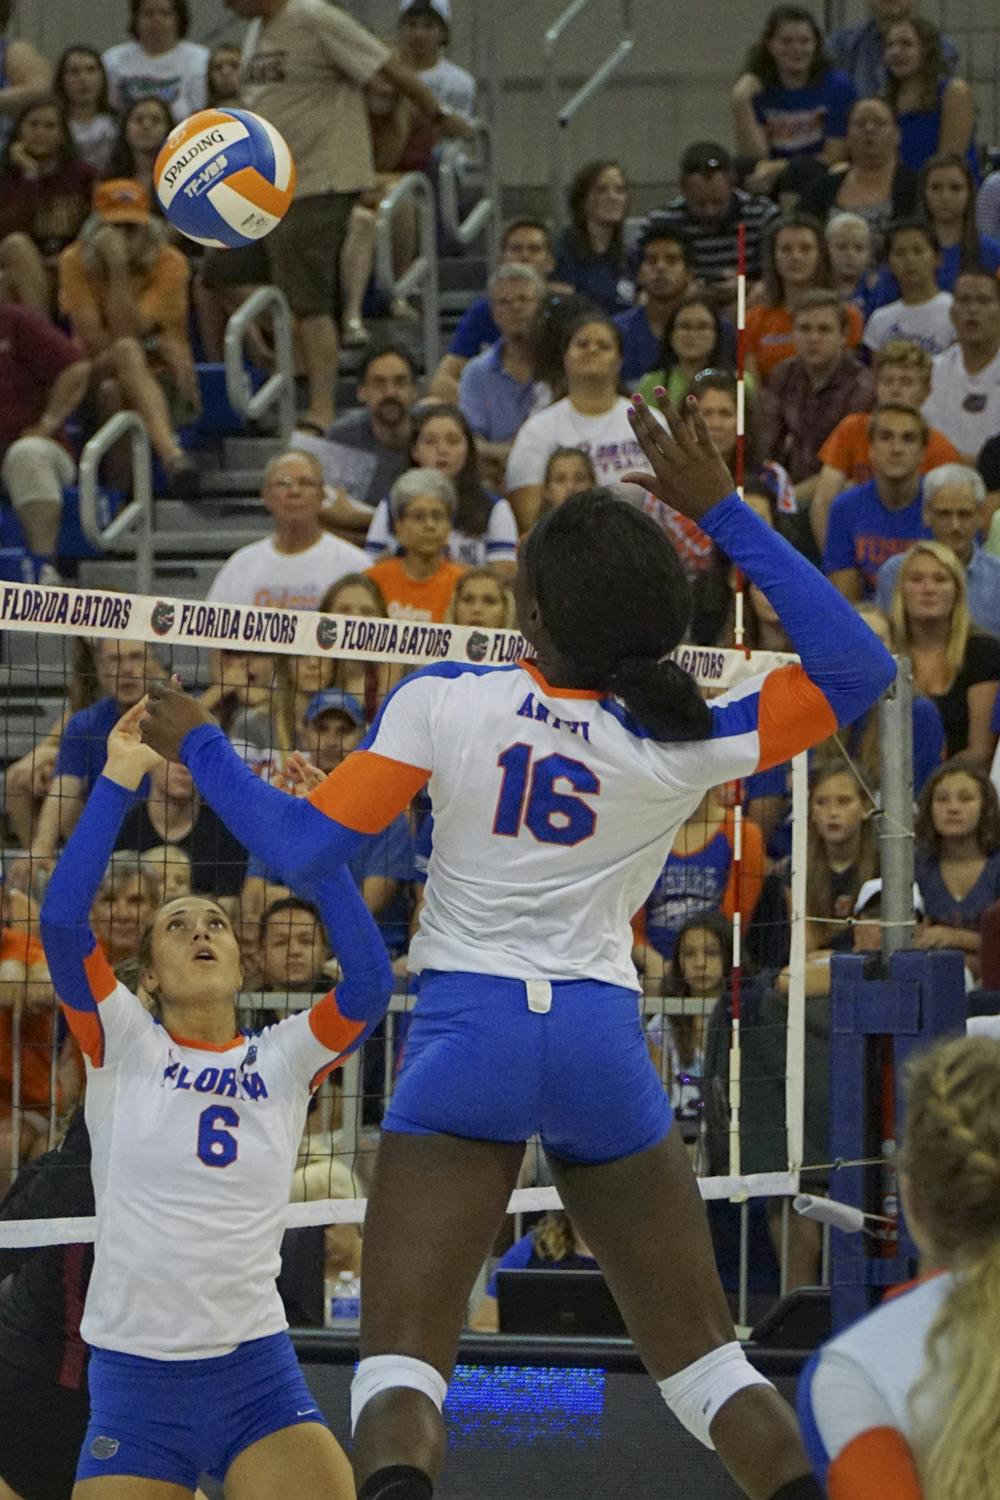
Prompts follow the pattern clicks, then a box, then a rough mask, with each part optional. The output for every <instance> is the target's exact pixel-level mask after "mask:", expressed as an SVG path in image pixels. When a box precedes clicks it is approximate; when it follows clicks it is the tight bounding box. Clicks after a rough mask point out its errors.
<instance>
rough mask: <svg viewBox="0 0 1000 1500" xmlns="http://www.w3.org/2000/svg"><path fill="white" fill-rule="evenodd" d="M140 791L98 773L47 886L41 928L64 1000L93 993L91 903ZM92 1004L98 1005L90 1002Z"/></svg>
mask: <svg viewBox="0 0 1000 1500" xmlns="http://www.w3.org/2000/svg"><path fill="white" fill-rule="evenodd" d="M139 796H140V793H139V792H138V791H136V792H130V791H127V790H126V788H125V787H122V786H119V785H118V783H117V782H115V781H109V780H108V778H107V777H106V776H99V777H98V779H97V781H96V782H95V783H94V789H93V791H92V792H91V794H90V796H89V797H88V798H87V801H86V804H85V806H84V809H83V812H82V813H81V814H80V817H79V820H78V822H77V825H76V827H75V828H74V829H73V832H72V833H71V834H70V836H69V839H68V840H67V842H66V847H65V849H64V850H63V852H62V854H60V856H59V860H58V862H57V864H56V867H55V869H54V870H53V872H52V878H51V880H50V881H49V883H48V886H47V887H46V891H45V899H44V901H43V902H42V912H41V929H42V943H43V944H44V947H45V957H46V959H47V960H48V965H49V972H50V973H51V975H52V984H53V987H54V988H55V991H56V993H57V994H58V996H59V998H60V1000H61V1001H62V1003H63V1004H64V1005H73V1006H77V1007H78V1006H79V1005H80V1003H81V997H82V1000H83V1001H84V1002H85V1000H86V997H87V996H88V995H89V994H90V985H89V983H88V982H87V980H86V977H85V976H84V973H83V963H84V959H86V958H88V957H89V955H90V954H91V953H92V952H93V951H94V947H95V944H96V940H95V938H94V934H93V932H92V931H91V928H90V908H91V907H92V906H93V904H94V901H95V899H96V897H97V892H98V891H99V890H100V887H101V881H102V880H103V879H104V872H105V871H106V870H107V868H108V860H109V859H110V858H111V855H112V853H113V851H114V847H115V840H116V839H117V837H118V830H119V828H120V827H121V825H122V821H123V819H124V817H125V814H126V813H127V812H128V810H129V808H131V807H132V806H133V805H134V804H135V802H136V801H137V800H138V799H139ZM87 1008H88V1009H93V1008H95V1002H91V1005H90V1006H87Z"/></svg>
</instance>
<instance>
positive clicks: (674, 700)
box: [522, 487, 712, 741]
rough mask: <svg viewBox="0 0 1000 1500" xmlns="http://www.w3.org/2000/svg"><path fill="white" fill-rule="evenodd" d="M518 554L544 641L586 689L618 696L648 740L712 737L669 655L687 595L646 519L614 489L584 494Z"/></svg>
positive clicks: (665, 544) (707, 716)
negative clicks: (550, 644)
mask: <svg viewBox="0 0 1000 1500" xmlns="http://www.w3.org/2000/svg"><path fill="white" fill-rule="evenodd" d="M522 558H523V563H524V567H525V569H526V572H527V578H528V581H529V584H530V586H531V589H532V592H533V593H534V596H535V599H536V601H537V603H538V607H539V610H540V611H541V615H542V619H543V622H544V625H545V629H546V631H547V633H548V635H549V637H550V639H551V640H552V642H553V644H554V645H555V647H556V649H557V650H558V651H559V653H560V654H561V655H562V656H563V657H564V659H565V660H566V661H567V662H568V663H569V664H570V665H571V666H572V667H573V669H574V672H575V673H576V674H577V675H578V676H579V677H580V679H581V680H583V681H584V682H585V684H586V685H588V686H590V687H592V688H596V689H598V690H600V691H603V692H610V693H614V694H615V696H616V697H618V698H620V699H621V700H622V702H623V703H624V704H625V707H626V709H627V710H628V711H629V713H630V714H631V715H632V716H633V718H634V719H636V720H637V721H638V722H639V724H640V725H642V726H643V727H644V728H645V729H646V730H647V731H648V733H649V734H651V735H652V736H653V738H654V739H657V740H664V741H683V740H702V739H707V738H708V737H709V734H710V732H711V722H712V721H711V713H710V711H709V707H708V704H707V703H706V702H705V701H704V699H703V698H702V696H701V694H700V693H699V691H698V688H697V686H696V684H695V682H694V679H693V678H692V677H690V676H689V675H688V673H687V672H685V671H684V670H683V669H682V668H681V667H679V666H678V665H677V663H676V662H674V661H670V660H669V659H668V658H669V653H670V652H671V651H673V650H674V648H675V647H676V646H677V645H679V644H680V642H681V641H682V640H683V638H684V633H685V631H686V629H687V625H688V617H689V615H690V613H691V591H690V588H689V586H688V582H687V579H686V577H685V576H684V570H683V568H682V567H681V564H680V559H679V558H678V556H677V553H676V552H675V550H674V547H673V543H672V542H671V541H670V540H669V539H668V538H667V537H666V536H665V535H664V534H663V532H662V531H661V530H660V528H659V527H658V526H657V525H656V524H655V522H654V521H652V520H651V519H650V517H649V516H647V515H645V514H644V513H643V512H642V511H639V510H636V509H634V508H633V507H632V506H631V505H627V504H625V503H623V502H622V501H621V500H618V499H616V498H615V496H614V495H613V494H612V493H611V491H610V490H607V489H604V488H601V487H598V488H595V489H590V490H583V491H582V492H581V493H580V494H578V495H571V496H570V498H569V499H568V500H567V501H565V503H564V504H563V505H560V506H559V507H558V508H557V509H556V510H554V511H551V512H550V513H549V514H548V515H547V516H543V518H542V519H541V520H540V521H539V522H538V524H537V525H536V526H535V527H534V529H533V530H532V531H531V532H530V533H529V535H528V538H527V540H526V541H525V543H524V545H523V547H522Z"/></svg>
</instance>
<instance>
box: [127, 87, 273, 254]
mask: <svg viewBox="0 0 1000 1500" xmlns="http://www.w3.org/2000/svg"><path fill="white" fill-rule="evenodd" d="M153 186H154V187H155V189H156V196H157V198H158V199H159V202H160V207H161V208H162V209H163V212H164V213H165V214H166V216H167V218H168V220H169V221H170V223H171V224H173V226H174V228H175V229H179V230H180V232H181V234H183V235H186V237H187V238H188V239H189V240H194V241H195V243H196V244H198V245H208V246H210V247H211V248H212V249H221V248H223V247H228V248H229V249H236V248H237V247H238V246H240V245H252V244H253V243H254V241H255V240H259V239H263V237H264V235H266V234H270V232H271V230H272V229H273V228H274V227H275V225H276V224H279V223H280V222H281V220H282V219H283V218H284V216H285V214H286V213H287V212H288V208H289V205H290V204H291V201H292V198H293V196H294V194H295V163H294V162H293V161H292V154H291V152H290V151H289V149H288V147H287V145H286V144H285V141H284V138H283V137H282V136H281V135H280V134H279V132H278V131H277V130H275V128H274V126H273V125H271V124H270V123H269V122H268V121H267V120H262V119H261V118H260V116H259V115H253V114H251V113H250V111H249V110H246V109H203V110H201V111H200V112H199V113H198V114H196V115H190V116H189V117H188V119H186V120H182V121H181V123H180V124H179V125H177V126H176V127H175V128H174V129H173V130H172V131H171V132H170V134H169V135H168V136H167V138H166V140H165V141H164V143H163V145H162V147H161V149H160V154H159V156H158V157H157V158H156V163H155V165H154V167H153Z"/></svg>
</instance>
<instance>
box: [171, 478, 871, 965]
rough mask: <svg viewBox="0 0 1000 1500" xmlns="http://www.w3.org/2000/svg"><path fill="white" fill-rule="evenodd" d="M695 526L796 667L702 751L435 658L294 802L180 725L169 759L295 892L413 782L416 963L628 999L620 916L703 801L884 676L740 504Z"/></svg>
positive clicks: (598, 706)
mask: <svg viewBox="0 0 1000 1500" xmlns="http://www.w3.org/2000/svg"><path fill="white" fill-rule="evenodd" d="M700 525H701V526H702V529H703V530H704V531H705V532H706V533H707V534H708V535H709V536H711V538H712V540H713V541H714V542H715V543H716V544H717V545H718V546H719V547H720V548H721V549H722V550H723V551H724V552H726V554H727V555H728V556H729V557H730V558H731V559H732V561H733V562H734V563H735V564H736V565H737V566H739V567H742V568H743V569H744V570H745V571H746V572H747V574H748V575H749V576H750V577H751V578H752V579H753V581H754V582H755V583H756V584H757V585H758V586H759V587H760V588H761V589H762V590H763V592H764V593H765V594H766V595H767V596H768V598H769V599H770V601H771V603H772V605H773V606H774V608H775V610H776V611H777V613H778V615H779V617H780V619H781V620H782V623H783V624H784V626H785V628H786V630H787V632H788V634H789V635H790V637H791V639H792V641H793V644H794V646H795V648H796V650H797V652H798V654H799V657H800V661H801V665H795V666H786V667H781V668H778V669H776V670H774V671H771V672H768V673H765V674H763V675H761V676H758V677H754V678H752V679H751V680H749V681H747V682H745V683H743V684H742V685H740V686H739V687H736V688H734V689H732V690H731V691H730V692H728V693H725V694H724V695H723V696H722V697H720V698H717V699H714V700H713V701H712V702H711V704H710V705H709V706H710V709H711V717H712V724H711V733H710V736H709V737H708V738H707V739H706V740H704V741H699V742H695V743H679V744H673V743H664V742H661V741H658V740H656V739H654V738H653V737H652V735H651V734H650V733H649V732H648V730H646V729H645V728H644V727H643V726H642V725H641V724H639V723H638V722H637V721H636V720H635V719H634V718H632V717H631V715H630V714H629V713H628V712H627V711H626V710H625V708H624V707H623V706H622V704H621V703H620V702H618V701H617V700H616V699H614V698H613V697H611V696H608V695H605V694H601V693H597V692H591V691H583V690H579V689H567V688H563V687H559V686H557V685H554V684H551V683H549V682H546V681H545V679H544V678H543V676H542V674H541V673H540V672H539V670H538V669H537V667H535V666H534V665H533V664H532V663H530V662H523V663H519V664H516V665H513V666H508V667H482V666H466V665H464V664H461V665H460V664H457V663H443V664H439V665H435V666H431V667H426V668H424V669H423V670H422V671H419V672H416V673H414V674H413V676H411V677H409V678H407V679H406V680H405V681H404V682H403V683H401V684H400V686H399V687H398V688H397V689H396V690H395V691H394V692H393V693H392V694H390V695H389V697H388V698H387V699H386V701H385V703H384V704H383V706H382V708H381V710H380V712H379V714H378V716H377V718H376V719H375V722H374V723H373V725H372V727H371V729H370V731H369V732H368V734H367V736H366V738H365V740H364V741H363V742H362V745H361V747H360V749H359V750H357V751H356V752H355V753H354V754H353V755H350V756H348V757H347V759H346V760H345V761H344V762H343V763H342V764H341V765H340V766H339V767H338V768H337V769H336V770H335V771H333V772H332V773H331V775H330V776H329V777H328V778H327V780H326V781H325V782H324V783H323V785H322V786H321V787H319V788H318V789H317V790H316V791H315V792H313V793H312V795H311V796H310V797H309V798H308V799H306V800H305V801H301V800H298V799H291V798H288V797H286V796H284V795H282V794H281V793H280V792H278V791H276V790H275V789H274V788H271V787H268V786H266V785H265V784H264V783H262V782H261V781H260V780H259V779H258V778H256V777H255V776H253V774H252V772H249V771H247V770H246V769H245V768H244V767H243V766H242V765H241V763H240V762H239V761H238V759H237V757H236V756H235V755H234V754H233V752H232V750H231V748H230V746H229V743H228V741H227V740H226V738H225V736H224V735H223V734H222V732H221V730H219V729H217V728H216V727H215V726H212V725H200V726H199V727H198V728H196V729H194V730H192V731H191V732H190V733H189V734H188V735H187V737H186V738H185V740H184V744H183V746H182V750H181V754H182V758H183V760H184V761H185V763H186V764H187V765H188V766H189V768H190V769H191V771H192V773H193V775H194V778H195V781H196V783H197V784H198V786H199V789H200V790H201V792H202V793H203V795H204V796H205V797H206V799H207V800H208V801H209V802H210V803H211V804H212V805H213V806H214V807H215V808H216V810H217V811H218V812H219V814H220V815H221V816H222V818H223V819H224V820H225V821H226V822H227V823H228V825H229V827H230V828H231V829H232V831H233V832H234V833H235V834H236V836H237V837H238V838H239V839H240V840H241V842H243V843H245V844H246V845H247V846H248V847H249V848H251V849H252V850H253V851H254V852H257V853H260V854H261V855H262V856H263V857H264V858H266V859H267V860H268V862H269V863H270V864H271V865H272V866H274V867H276V868H278V869H279V870H281V872H282V873H283V874H284V876H285V878H286V880H288V881H289V883H291V884H293V885H296V886H298V887H299V888H301V887H303V886H305V887H306V888H308V886H309V885H310V883H311V882H312V881H313V880H315V879H316V878H317V877H318V876H319V875H320V874H322V873H323V872H328V871H329V870H331V869H332V868H334V867H335V866H336V865H338V864H342V863H343V862H344V860H346V859H347V858H348V857H349V856H350V855H351V854H352V853H353V852H354V850H355V849H356V848H357V847H358V846H359V844H360V842H361V841H362V840H363V839H364V838H365V837H367V836H370V835H372V834H375V833H377V832H378V831H379V830H380V829H381V828H384V827H385V826H386V824H387V823H388V822H390V821H391V819H392V818H394V817H396V816H397V815H398V814H399V813H400V812H402V811H403V810H404V809H405V808H406V807H407V806H408V804H409V802H410V801H411V799H412V798H413V797H414V795H415V794H416V793H417V792H418V791H420V790H421V789H422V788H423V787H424V786H427V788H428V791H429V793H430V798H431V804H432V807H433V812H434V847H433V852H432V854H431V857H430V863H429V877H428V881H427V898H426V903H425V907H424V910H423V913H422V918H421V926H420V931H419V934H418V935H417V937H416V938H415V939H414V942H413V944H412V947H411V954H412V957H413V960H414V967H415V969H416V970H419V969H421V968H427V969H435V970H450V971H464V972H469V971H472V972H477V973H485V974H493V975H497V976H502V977H510V978H516V979H523V980H532V979H565V980H575V979H584V978H588V979H594V980H599V981H603V982H606V983H609V984H613V985H617V986H625V987H627V988H629V989H631V990H633V991H634V990H635V989H636V987H637V982H636V976H635V970H634V968H633V966H632V961H631V931H630V926H629V918H630V917H631V915H632V913H633V912H635V911H636V910H638V908H639V907H640V906H641V905H642V904H643V902H644V901H645V899H646V897H647V896H648V894H649V892H650V890H651V889H652V887H653V884H654V882H655V880H656V878H657V876H658V875H659V873H660V871H661V870H662V869H663V866H664V863H665V862H666V857H667V854H668V853H669V851H670V848H671V846H672V844H673V841H674V838H675V836H676V833H677V830H678V828H679V827H680V825H681V824H682V823H683V822H684V821H685V820H686V819H687V818H688V817H690V816H691V814H692V813H693V811H694V809H695V808H696V807H697V805H698V802H699V801H700V800H701V798H702V796H703V795H704V793H705V791H706V790H707V789H708V788H709V787H712V786H718V785H720V784H722V783H724V782H726V781H730V780H734V779H737V778H740V777H743V776H747V775H749V774H751V773H752V772H754V771H758V770H763V769H766V768H768V767H770V766H774V765H778V764H780V763H781V762H783V761H785V760H787V759H788V758H789V757H790V756H792V755H794V754H796V753H797V752H798V751H800V750H804V749H807V748H808V747H809V746H810V745H813V744H816V743H817V742H819V741H820V740H822V739H825V738H826V737H827V736H828V735H830V734H831V733H832V732H833V731H834V729H835V728H836V727H837V726H838V725H840V724H845V723H850V722H852V721H853V720H854V719H856V718H857V717H858V716H859V715H860V714H861V713H863V712H864V711H865V710H866V709H867V708H869V707H870V706H871V704H872V703H874V702H875V701H876V699H877V698H878V697H879V695H880V694H881V693H882V691H883V690H884V689H885V688H886V687H887V686H888V685H889V683H890V682H891V681H892V679H893V676H894V673H895V668H894V665H893V662H892V658H891V657H890V656H889V653H888V652H887V651H886V650H885V648H884V647H883V646H882V645H881V644H880V643H879V642H878V640H877V639H876V638H875V636H874V635H873V633H872V632H871V631H870V630H869V628H868V627H867V625H865V624H864V622H863V621H862V620H861V619H860V618H859V617H858V615H857V614H856V613H855V611H854V610H853V609H852V607H851V606H850V605H849V604H847V603H846V601H845V600H844V599H843V598H842V597H841V596H840V595H839V594H838V592H837V591H836V589H834V588H833V587H832V586H831V585H830V584H829V583H828V582H827V581H826V580H824V579H823V578H822V577H821V576H820V575H819V574H818V573H817V572H816V570H815V569H814V568H813V567H811V565H810V564H809V563H808V562H806V560H805V559H804V558H803V557H802V556H801V555H800V554H799V553H797V552H795V551H794V549H793V548H792V547H790V546H789V545H788V543H787V542H785V541H784V540H783V539H782V538H781V537H780V536H779V535H777V533H775V532H774V531H772V530H771V529H770V528H769V527H767V526H766V525H764V523H763V522H761V521H760V520H759V519H758V518H757V517H756V516H755V515H754V514H753V512H752V511H750V510H749V508H748V507H747V506H745V505H743V504H742V503H741V501H740V500H739V499H738V497H737V496H736V495H731V496H728V497H727V498H726V499H725V500H723V501H721V502H720V503H719V504H718V505H716V506H714V507H713V508H712V510H710V511H709V512H708V513H707V514H706V515H705V516H704V517H702V518H701V521H700Z"/></svg>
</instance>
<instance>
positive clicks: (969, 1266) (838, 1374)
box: [799, 1037, 1000, 1500]
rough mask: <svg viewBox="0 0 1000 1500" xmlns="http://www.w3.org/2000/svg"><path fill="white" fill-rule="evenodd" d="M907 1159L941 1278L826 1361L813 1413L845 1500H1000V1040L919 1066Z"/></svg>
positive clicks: (921, 1286) (906, 1197) (895, 1303)
mask: <svg viewBox="0 0 1000 1500" xmlns="http://www.w3.org/2000/svg"><path fill="white" fill-rule="evenodd" d="M907 1104H908V1107H907V1120H906V1131H905V1146H904V1150H903V1154H902V1158H901V1162H900V1166H901V1174H902V1175H901V1187H902V1195H903V1205H904V1210H905V1213H906V1222H907V1224H908V1226H909V1229H910V1233H911V1234H912V1236H913V1238H914V1240H915V1241H916V1243H917V1245H918V1246H919V1248H920V1252H921V1264H922V1265H923V1266H924V1267H926V1269H927V1274H926V1275H925V1276H924V1277H922V1278H921V1279H920V1280H919V1281H917V1282H915V1283H913V1284H912V1285H911V1286H909V1287H907V1288H904V1289H903V1290H901V1291H900V1292H897V1293H895V1294H894V1295H891V1296H890V1297H889V1298H888V1299H887V1300H886V1301H885V1302H883V1304H882V1305H881V1306H880V1307H879V1308H877V1309H876V1310H875V1311H874V1312H873V1313H871V1314H869V1316H868V1317H866V1318H863V1319H862V1320H861V1321H860V1322H859V1323H855V1324H854V1325H853V1326H852V1327H851V1328H849V1329H848V1330H847V1331H846V1333H843V1334H840V1335H839V1336H838V1337H837V1338H835V1339H833V1340H832V1341H831V1342H830V1343H829V1344H827V1345H826V1346H825V1347H824V1348H823V1349H822V1350H820V1351H819V1353H818V1354H817V1355H816V1356H814V1358H813V1360H812V1361H811V1363H810V1365H809V1366H808V1367H807V1369H806V1372H805V1374H804V1375H803V1380H802V1385H801V1387H800V1391H799V1410H800V1417H801V1421H802V1428H803V1434H804V1436H805V1438H806V1443H807V1447H808V1449H809V1452H810V1456H811V1457H812V1459H813V1463H814V1467H815V1469H816V1472H817V1476H818V1477H819V1478H820V1479H823V1480H825V1482H826V1484H827V1486H828V1493H829V1494H830V1495H831V1496H834V1497H836V1500H995V1496H996V1494H997V1492H998V1484H997V1476H998V1474H1000V1420H998V1415H997V1414H998V1412H1000V1358H998V1357H997V1348H998V1345H1000V1044H998V1043H997V1042H996V1041H994V1040H993V1039H991V1038H987V1037H962V1038H959V1039H958V1040H955V1041H947V1042H941V1043H939V1044H938V1045H936V1046H934V1047H931V1048H929V1049H928V1050H927V1051H926V1052H924V1053H923V1054H922V1055H921V1056H920V1057H919V1058H918V1060H917V1061H916V1063H915V1064H914V1066H913V1068H912V1070H911V1073H910V1077H909V1084H908V1095H907Z"/></svg>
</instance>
